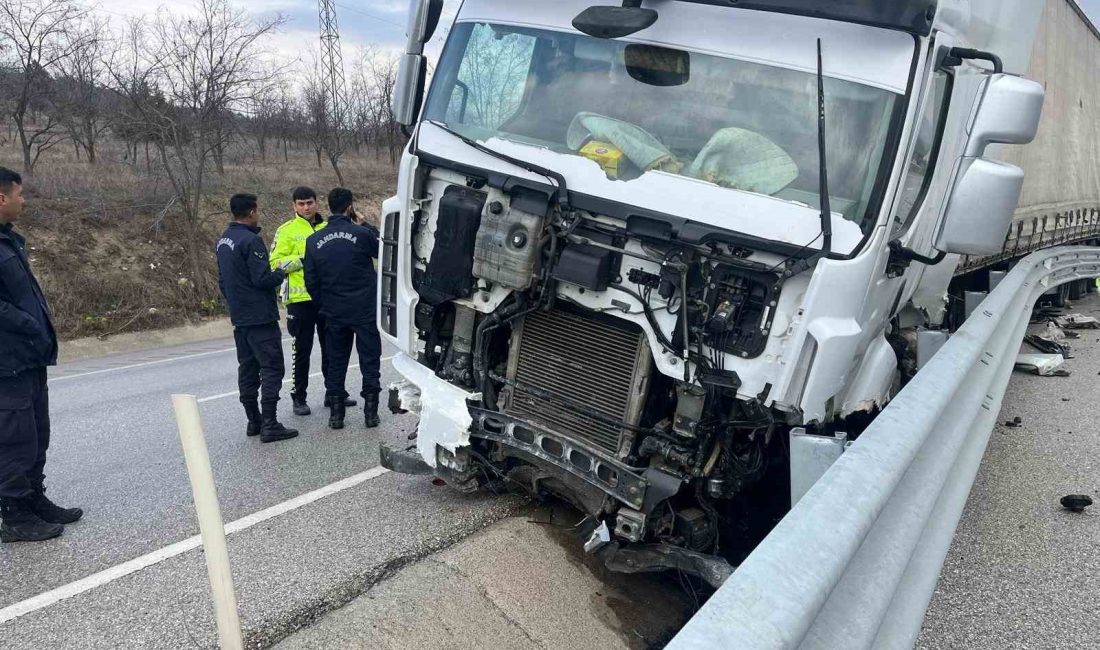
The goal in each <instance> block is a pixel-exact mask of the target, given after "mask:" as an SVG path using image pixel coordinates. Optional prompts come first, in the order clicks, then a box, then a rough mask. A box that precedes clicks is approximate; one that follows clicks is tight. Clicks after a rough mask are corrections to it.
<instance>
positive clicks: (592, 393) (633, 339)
mask: <svg viewBox="0 0 1100 650" xmlns="http://www.w3.org/2000/svg"><path fill="white" fill-rule="evenodd" d="M652 366H653V362H652V356H651V352H650V350H649V345H648V344H647V343H646V339H645V335H644V334H643V333H642V330H641V328H639V327H638V326H637V325H635V324H633V323H630V322H628V321H624V320H621V319H614V318H610V317H607V318H601V317H599V316H596V315H581V314H575V313H572V312H568V311H563V310H561V309H556V310H552V311H549V312H535V313H532V314H530V315H528V316H526V317H525V318H524V319H523V321H522V322H521V323H520V324H519V325H518V326H517V327H516V328H515V329H514V331H513V335H512V347H511V351H510V354H509V359H508V378H509V379H510V380H511V381H512V382H513V384H514V386H513V388H512V390H511V391H510V395H509V397H508V399H507V400H506V402H505V410H506V412H507V413H509V414H510V415H513V416H516V417H520V418H524V419H527V420H530V421H532V422H534V423H536V424H538V425H541V426H542V427H545V428H547V429H550V430H551V431H554V432H556V433H558V434H559V435H562V436H563V437H566V438H570V439H573V440H576V441H578V442H580V443H582V444H585V445H587V446H589V447H592V448H594V449H596V450H599V451H603V452H606V453H608V454H610V455H612V456H625V455H626V454H627V453H629V444H624V442H626V441H624V436H626V435H628V432H629V430H628V429H625V428H624V427H623V426H621V425H619V424H614V423H626V424H629V425H636V424H638V421H639V419H640V418H641V414H642V408H643V407H644V405H645V398H646V392H647V390H648V387H649V377H650V374H651V371H652V370H651V369H652ZM593 412H594V413H597V414H599V416H602V417H601V418H594V417H592V413H593ZM601 420H603V421H601Z"/></svg>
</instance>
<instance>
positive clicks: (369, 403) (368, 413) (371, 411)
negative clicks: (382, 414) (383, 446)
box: [363, 393, 379, 429]
mask: <svg viewBox="0 0 1100 650" xmlns="http://www.w3.org/2000/svg"><path fill="white" fill-rule="evenodd" d="M363 414H364V416H365V421H364V423H365V424H366V425H367V428H368V429H373V428H374V427H376V426H378V424H379V422H378V393H375V394H373V395H367V396H365V397H364V398H363Z"/></svg>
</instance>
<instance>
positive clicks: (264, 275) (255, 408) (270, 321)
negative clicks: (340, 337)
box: [216, 194, 298, 442]
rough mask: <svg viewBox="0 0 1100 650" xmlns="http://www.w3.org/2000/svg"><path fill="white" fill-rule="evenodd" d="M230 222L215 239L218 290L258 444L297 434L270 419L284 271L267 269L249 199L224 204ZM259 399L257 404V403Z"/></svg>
mask: <svg viewBox="0 0 1100 650" xmlns="http://www.w3.org/2000/svg"><path fill="white" fill-rule="evenodd" d="M229 210H230V212H232V213H233V219H234V221H233V222H232V223H230V224H229V227H228V228H226V230H225V233H223V234H222V237H221V239H219V240H218V244H217V247H216V253H217V258H218V287H219V288H220V289H221V292H222V295H223V296H225V300H226V302H228V303H229V317H230V320H231V321H232V322H233V338H234V340H235V341H236V343H237V363H238V370H237V384H238V386H239V387H240V394H241V404H243V405H244V412H245V415H246V416H248V428H247V430H246V433H247V435H249V436H255V435H259V436H260V440H261V441H262V442H275V441H277V440H286V439H288V438H293V437H295V436H297V435H298V432H297V431H296V430H295V429H288V428H286V427H284V426H283V425H282V424H281V423H280V422H279V420H278V417H277V415H276V413H277V407H278V404H279V389H281V388H282V386H283V374H284V373H285V371H286V369H285V367H284V365H283V341H282V338H283V337H282V333H281V330H280V329H279V306H278V304H277V303H276V300H275V290H276V289H278V287H279V285H281V284H282V283H283V280H285V279H286V274H287V270H286V268H277V269H275V270H272V269H271V267H270V265H269V262H268V257H267V246H265V245H264V242H263V240H262V239H260V227H259V226H258V225H257V223H258V222H259V214H258V212H259V208H258V205H257V201H256V196H255V195H253V194H234V195H233V197H232V198H231V199H229ZM257 398H259V403H257Z"/></svg>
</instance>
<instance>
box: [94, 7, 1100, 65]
mask: <svg viewBox="0 0 1100 650" xmlns="http://www.w3.org/2000/svg"><path fill="white" fill-rule="evenodd" d="M1078 2H1079V3H1080V4H1081V6H1082V7H1083V8H1084V10H1085V12H1086V13H1087V14H1088V15H1089V16H1090V17H1091V18H1092V21H1093V23H1095V24H1097V25H1100V0H1078ZM96 4H97V5H98V6H99V7H100V8H102V9H103V10H104V11H106V12H108V13H109V14H110V15H111V16H112V17H113V18H119V19H122V18H125V17H127V16H139V15H142V14H145V13H151V12H153V11H155V10H156V8H157V7H158V6H161V5H164V4H167V5H168V6H170V7H171V8H172V10H173V11H177V10H180V8H182V7H184V6H186V5H187V4H189V0H172V1H171V2H168V3H166V2H165V0H98V2H97V3H96ZM234 4H236V5H237V6H239V7H246V8H247V10H248V11H249V12H250V13H255V14H263V13H268V14H270V13H275V12H279V13H282V14H284V15H285V16H286V17H287V23H286V26H285V27H284V28H283V31H282V32H281V34H280V36H279V38H278V43H277V48H278V50H279V53H280V54H281V55H283V56H284V57H286V58H290V59H293V58H297V57H302V58H306V54H305V53H306V52H307V51H308V50H309V49H311V48H316V47H317V46H318V36H317V29H318V28H317V2H316V0H247V1H246V0H235V2H234ZM408 4H409V3H408V0H337V2H336V13H337V19H338V21H339V24H340V38H341V41H342V44H343V51H344V57H345V58H347V57H349V56H352V55H353V53H354V52H355V50H356V49H357V48H358V47H361V46H364V45H367V44H373V45H376V46H381V47H385V48H390V49H394V50H396V49H397V48H399V47H400V46H401V44H402V42H403V40H404V33H405V13H406V11H407V8H408ZM458 4H459V1H458V0H445V4H444V17H443V22H444V24H446V23H449V22H450V20H451V19H452V18H453V17H454V12H455V11H456V10H457V8H458ZM442 31H443V30H440V32H442ZM438 38H441V36H437V39H438Z"/></svg>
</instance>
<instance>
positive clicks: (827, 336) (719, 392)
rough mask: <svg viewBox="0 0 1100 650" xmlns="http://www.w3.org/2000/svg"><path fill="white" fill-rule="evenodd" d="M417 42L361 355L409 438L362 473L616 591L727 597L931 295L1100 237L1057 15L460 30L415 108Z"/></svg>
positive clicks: (862, 9) (924, 336) (503, 2)
mask: <svg viewBox="0 0 1100 650" xmlns="http://www.w3.org/2000/svg"><path fill="white" fill-rule="evenodd" d="M440 11H441V1H440V0H412V2H411V6H410V16H409V28H408V37H409V41H408V46H407V50H406V53H405V55H404V57H403V59H402V63H401V68H400V74H399V80H398V84H397V90H396V96H395V99H394V106H393V108H394V111H395V114H396V115H397V118H398V121H400V122H401V123H403V124H405V125H407V127H408V133H409V135H410V142H409V145H408V147H407V149H406V150H405V152H404V155H403V156H402V159H401V164H400V176H399V181H398V183H399V186H398V188H397V194H396V196H394V197H393V198H391V199H388V200H387V201H385V203H384V204H383V209H382V233H383V246H382V252H381V259H380V264H381V274H380V286H379V303H378V313H379V329H380V330H381V332H382V334H383V336H385V337H386V338H387V339H388V340H389V341H390V342H391V343H393V344H394V345H395V346H396V347H397V348H398V350H399V354H398V355H397V356H396V357H395V358H394V360H393V364H394V367H395V368H396V369H397V370H398V371H399V372H400V373H401V375H403V376H404V377H405V379H406V381H403V382H401V383H399V384H397V385H395V386H394V387H393V388H392V389H391V394H390V406H391V408H393V409H394V410H395V411H404V410H411V411H415V412H418V413H419V415H420V421H419V428H418V434H417V438H416V443H415V446H414V447H412V448H410V449H407V450H400V449H388V448H387V449H384V450H383V454H382V455H383V464H385V465H386V466H388V467H391V468H393V469H397V470H399V471H407V472H421V473H431V474H434V475H436V476H437V477H439V478H442V479H444V480H445V481H446V482H447V483H449V484H450V485H453V486H455V487H457V488H459V489H463V490H475V489H478V488H479V487H481V486H483V485H485V484H496V485H505V486H510V487H520V488H523V489H526V490H528V491H529V492H531V493H534V494H537V495H553V496H556V497H560V498H562V499H565V500H567V501H569V502H570V503H572V504H574V505H575V506H576V507H577V508H579V509H580V510H581V511H583V512H584V513H585V514H586V515H587V518H586V519H585V525H584V526H583V527H582V528H583V530H584V533H585V536H584V539H587V542H586V543H585V547H586V548H587V549H588V550H589V551H591V552H596V553H599V554H600V555H601V556H602V557H603V559H604V560H605V561H606V563H607V564H608V566H609V567H611V568H612V569H618V570H624V571H644V570H660V569H668V568H677V569H680V570H683V571H686V572H689V573H693V574H695V575H697V576H700V577H702V578H703V579H705V580H707V581H709V582H710V583H712V584H718V583H720V582H721V581H722V580H723V579H724V578H725V577H726V576H727V575H728V574H729V572H730V570H731V568H730V567H731V566H732V565H735V564H736V563H737V562H738V561H739V560H740V559H741V558H742V557H743V556H744V555H745V554H746V553H747V552H749V551H750V550H751V549H752V547H753V546H754V545H755V543H757V542H758V541H759V540H760V539H761V538H762V536H763V535H765V534H766V533H767V532H768V530H770V528H771V527H772V526H773V525H774V524H775V522H777V521H778V520H779V519H780V518H781V517H782V516H783V514H784V513H785V512H786V511H787V510H788V509H789V508H790V505H791V501H792V499H794V500H796V499H797V498H798V496H799V494H800V490H801V488H800V487H799V486H804V485H806V484H808V483H812V481H813V480H816V478H817V477H818V476H820V473H821V472H822V471H823V467H822V462H821V458H820V456H821V454H819V453H817V451H816V450H818V449H819V447H815V446H814V444H813V443H815V441H829V442H830V444H831V443H832V442H836V444H837V445H841V446H842V445H843V443H844V441H845V440H848V439H851V438H854V437H856V436H858V435H859V433H860V431H861V430H862V429H863V428H864V427H865V426H866V424H867V423H868V422H870V421H871V419H873V418H874V417H875V415H876V413H878V412H879V410H880V409H882V408H883V407H884V406H885V405H886V404H887V403H888V402H889V401H890V399H891V396H892V395H894V394H896V392H897V391H898V390H899V388H900V387H901V386H902V385H904V383H905V381H906V380H907V379H908V378H909V377H911V376H912V374H913V373H914V372H916V371H917V369H918V367H919V360H920V358H922V357H923V356H927V355H928V354H930V353H931V351H932V349H929V348H930V347H932V348H934V346H935V345H936V344H937V342H939V341H942V338H943V336H945V335H944V334H943V332H944V330H945V328H946V327H947V326H949V325H950V321H951V320H952V314H953V313H956V312H955V310H954V307H953V304H954V302H957V301H953V300H952V299H951V296H952V295H956V294H958V295H961V292H962V291H963V290H973V289H980V290H986V289H988V283H989V279H988V276H989V274H988V272H987V271H988V270H989V269H995V268H998V265H1000V267H1002V268H1003V267H1004V266H1005V265H1008V264H1011V262H1012V260H1013V259H1017V258H1019V257H1020V256H1022V255H1024V254H1025V253H1026V252H1028V251H1029V250H1031V249H1033V248H1035V247H1040V246H1046V245H1051V244H1054V243H1064V242H1079V241H1088V240H1091V239H1094V238H1096V237H1097V231H1098V229H1100V225H1098V220H1097V218H1096V217H1097V213H1096V208H1098V207H1100V173H1097V170H1098V169H1100V163H1098V161H1097V159H1096V153H1095V152H1097V151H1100V135H1098V134H1100V83H1098V79H1097V74H1098V73H1097V70H1100V39H1098V38H1097V35H1096V32H1095V30H1093V29H1092V27H1091V25H1090V24H1089V23H1088V21H1087V19H1085V18H1084V16H1083V14H1081V13H1080V11H1079V10H1078V9H1077V7H1076V5H1073V4H1072V0H1047V1H1045V2H1044V1H1043V0H938V1H937V0H891V1H886V0H852V1H846V2H827V1H825V0H625V1H624V2H622V3H621V4H620V3H617V2H613V1H611V0H555V1H554V2H541V1H538V0H465V1H464V2H463V3H462V4H461V7H460V9H459V11H458V13H457V16H456V18H455V22H454V24H453V26H452V27H451V30H450V33H449V35H448V38H447V41H446V45H445V48H444V50H443V52H442V55H441V56H440V58H439V61H438V65H437V66H436V67H435V69H434V72H433V74H432V75H431V80H430V88H428V89H427V92H425V86H426V85H429V84H428V83H427V77H428V74H427V67H428V66H427V62H426V57H425V54H424V49H423V48H424V44H425V43H426V42H427V41H428V40H429V39H430V38H431V36H432V34H433V32H434V31H435V28H436V26H437V23H438V21H439V17H440ZM1033 52H1035V56H1032V53H1033ZM1029 66H1030V71H1031V73H1032V74H1034V75H1036V76H1037V77H1039V78H1040V79H1041V80H1043V81H1045V82H1046V84H1047V87H1046V88H1045V93H1044V85H1043V84H1041V83H1039V82H1038V81H1034V80H1029V79H1028V78H1027V77H1026V76H1025V75H1027V74H1028V73H1029ZM1044 94H1045V95H1046V96H1047V98H1048V100H1049V101H1048V108H1047V111H1046V119H1044V120H1043V121H1042V126H1041V128H1040V120H1041V113H1042V107H1043V103H1044ZM1051 104H1053V105H1051ZM1052 109H1053V110H1052ZM1037 131H1038V133H1039V140H1040V143H1039V144H1040V145H1041V146H1039V147H1038V148H1036V147H1035V146H1033V147H1032V148H1031V149H1024V150H1023V151H1024V152H1023V153H1021V152H1020V150H1019V148H1018V147H1016V148H1006V147H1004V146H1003V145H1021V144H1025V143H1027V142H1030V141H1031V140H1032V139H1034V138H1035V137H1036V133H1037ZM1006 160H1012V161H1015V162H1016V163H1017V164H1011V163H1010V162H1005V161H1006ZM1025 169H1026V171H1027V176H1025V173H1024V170H1025ZM1021 192H1023V197H1024V202H1023V204H1022V208H1021V212H1020V214H1019V218H1018V220H1017V221H1014V220H1013V219H1014V215H1015V214H1016V209H1017V205H1018V204H1019V203H1020V199H1021ZM1006 233H1007V237H1006ZM960 270H961V271H960ZM963 271H964V272H965V273H962V272H963ZM955 318H956V320H957V319H958V318H961V316H957V317H955ZM945 319H946V320H947V321H948V322H947V324H946V325H945ZM807 443H808V444H809V446H807ZM826 455H828V454H826Z"/></svg>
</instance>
